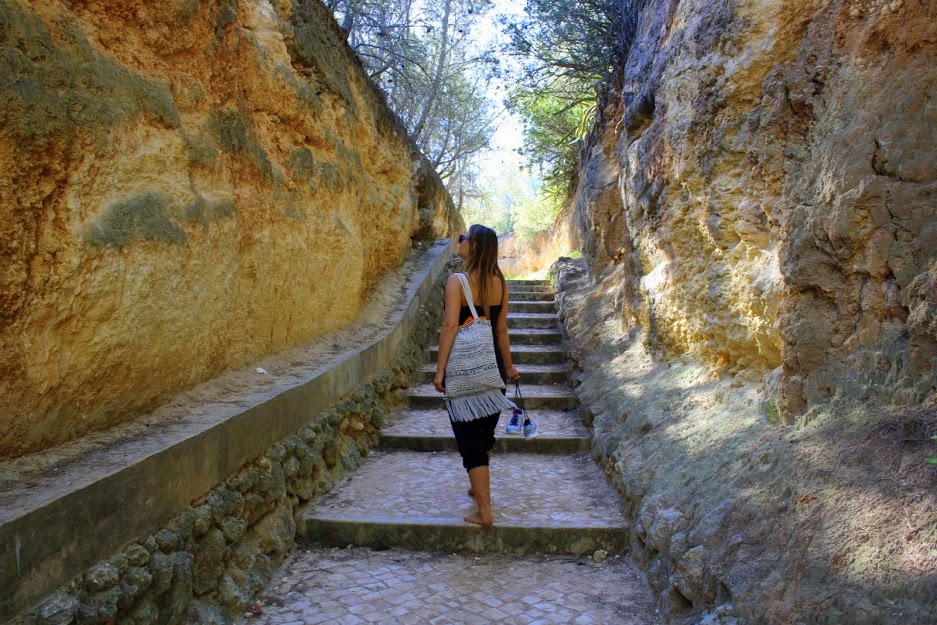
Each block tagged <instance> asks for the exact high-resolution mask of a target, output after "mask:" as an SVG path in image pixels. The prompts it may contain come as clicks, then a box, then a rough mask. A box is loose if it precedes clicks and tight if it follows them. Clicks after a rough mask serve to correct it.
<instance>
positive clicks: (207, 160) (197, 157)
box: [185, 135, 218, 167]
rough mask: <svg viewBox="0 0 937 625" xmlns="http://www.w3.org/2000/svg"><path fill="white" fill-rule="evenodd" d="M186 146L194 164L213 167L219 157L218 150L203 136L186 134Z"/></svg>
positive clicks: (190, 161)
mask: <svg viewBox="0 0 937 625" xmlns="http://www.w3.org/2000/svg"><path fill="white" fill-rule="evenodd" d="M185 147H186V151H187V152H188V155H189V163H190V164H192V165H197V166H199V167H211V166H212V165H214V164H215V161H216V160H217V158H218V150H216V149H215V148H214V146H212V145H211V144H210V143H208V142H207V141H205V139H203V138H202V137H193V136H190V135H185Z"/></svg>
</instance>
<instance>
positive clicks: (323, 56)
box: [289, 2, 358, 117]
mask: <svg viewBox="0 0 937 625" xmlns="http://www.w3.org/2000/svg"><path fill="white" fill-rule="evenodd" d="M292 19H293V27H294V31H293V39H292V41H290V42H289V51H290V56H291V57H293V60H294V61H298V62H299V63H301V64H302V65H304V66H305V67H308V68H310V69H311V70H312V76H310V80H314V81H316V82H319V83H320V84H321V85H322V87H324V88H325V89H328V90H329V91H331V92H332V93H334V94H335V95H337V96H339V97H340V98H341V99H342V100H343V101H344V102H345V104H346V105H347V106H348V109H349V112H350V113H351V114H352V117H357V111H358V106H357V102H355V98H354V97H353V96H352V93H351V88H350V87H349V86H348V80H349V77H348V71H347V68H348V66H349V62H348V58H349V57H350V55H349V54H348V53H347V52H346V49H345V47H344V46H345V44H344V42H343V41H341V40H340V39H339V38H338V36H337V35H336V33H335V32H334V31H333V30H332V29H330V28H329V27H328V24H329V23H331V22H332V16H331V15H328V12H327V10H326V9H325V7H324V6H322V4H321V3H319V2H301V3H298V6H295V7H294V10H293V15H292Z"/></svg>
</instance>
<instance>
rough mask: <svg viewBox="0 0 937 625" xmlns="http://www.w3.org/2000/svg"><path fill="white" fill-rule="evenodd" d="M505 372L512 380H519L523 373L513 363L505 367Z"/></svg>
mask: <svg viewBox="0 0 937 625" xmlns="http://www.w3.org/2000/svg"><path fill="white" fill-rule="evenodd" d="M504 372H505V373H506V374H507V376H508V380H510V381H511V382H517V381H518V380H520V379H521V374H520V372H519V371H518V370H517V367H515V366H514V365H511V366H510V367H508V368H507V369H505V371H504Z"/></svg>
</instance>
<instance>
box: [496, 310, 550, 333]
mask: <svg viewBox="0 0 937 625" xmlns="http://www.w3.org/2000/svg"><path fill="white" fill-rule="evenodd" d="M556 327H557V318H556V315H554V314H547V313H516V312H508V330H510V329H511V328H556Z"/></svg>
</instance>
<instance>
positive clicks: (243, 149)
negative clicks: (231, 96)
mask: <svg viewBox="0 0 937 625" xmlns="http://www.w3.org/2000/svg"><path fill="white" fill-rule="evenodd" d="M208 124H209V128H210V129H211V131H212V133H213V134H214V135H215V136H216V137H217V138H218V143H219V145H221V149H222V150H223V151H224V152H227V153H229V154H236V155H238V156H240V157H242V158H244V159H245V160H246V161H247V162H249V163H251V164H252V165H254V167H256V168H257V169H258V170H260V172H261V173H262V174H263V175H264V176H265V177H266V178H268V179H270V178H272V177H273V166H272V165H271V163H270V158H269V157H268V156H267V152H266V150H264V148H263V146H262V145H260V141H259V140H258V139H257V133H256V132H255V131H254V126H253V124H252V123H251V122H250V120H248V119H245V117H244V116H243V115H242V114H241V113H240V112H238V111H235V110H232V109H221V110H216V111H212V112H211V114H210V115H209V121H208Z"/></svg>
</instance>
